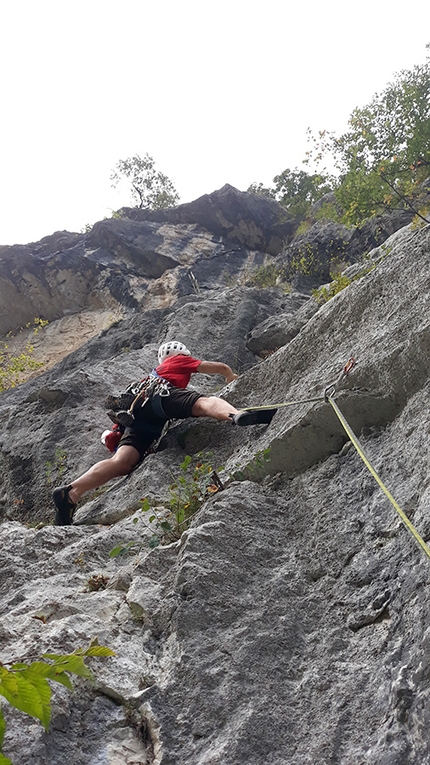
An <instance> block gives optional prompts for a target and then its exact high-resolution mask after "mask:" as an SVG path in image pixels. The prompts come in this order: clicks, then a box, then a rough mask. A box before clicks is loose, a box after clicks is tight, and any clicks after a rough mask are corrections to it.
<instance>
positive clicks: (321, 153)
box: [305, 46, 430, 225]
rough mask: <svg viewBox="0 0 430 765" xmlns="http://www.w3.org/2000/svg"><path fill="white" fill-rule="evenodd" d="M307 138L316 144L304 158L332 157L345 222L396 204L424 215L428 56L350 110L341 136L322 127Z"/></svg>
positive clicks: (429, 154) (429, 140)
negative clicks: (363, 105)
mask: <svg viewBox="0 0 430 765" xmlns="http://www.w3.org/2000/svg"><path fill="white" fill-rule="evenodd" d="M427 47H429V46H427ZM310 137H311V139H312V140H313V141H314V147H313V149H312V150H311V151H309V152H307V154H308V158H307V160H306V161H305V162H309V161H310V160H314V161H316V162H317V163H319V162H321V161H322V160H323V159H325V158H327V156H328V155H330V156H331V157H332V158H333V161H334V165H335V167H336V169H337V171H338V174H339V178H338V183H337V188H336V197H337V200H338V202H339V204H340V206H341V207H342V208H343V210H344V217H343V220H344V222H345V223H350V224H353V225H357V224H359V223H360V222H361V221H362V220H363V219H364V218H366V217H370V216H371V215H374V214H376V213H378V212H383V211H384V210H389V209H393V208H395V207H398V206H399V205H400V206H401V207H402V208H404V207H405V206H406V207H410V208H412V209H414V211H415V212H416V213H417V214H418V215H419V217H422V218H424V215H423V213H425V208H423V209H422V210H421V211H420V195H421V186H422V183H423V182H424V180H425V179H426V178H427V176H428V175H429V168H430V58H429V57H427V60H426V63H425V64H422V65H417V66H415V67H413V69H411V70H410V71H405V70H404V71H402V72H400V73H399V74H398V75H396V77H395V79H394V81H393V82H392V83H390V84H389V85H388V86H387V87H386V88H385V90H383V91H382V93H380V94H375V96H374V97H373V99H372V101H371V102H370V104H368V105H367V106H365V107H363V108H361V109H359V108H357V109H354V111H353V112H352V114H351V116H350V118H349V121H348V130H347V131H346V132H345V133H343V134H342V135H341V136H336V135H335V134H334V133H328V132H327V131H321V132H320V133H319V134H318V137H317V138H315V137H314V136H312V134H310ZM424 220H425V218H424Z"/></svg>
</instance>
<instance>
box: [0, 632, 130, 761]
mask: <svg viewBox="0 0 430 765" xmlns="http://www.w3.org/2000/svg"><path fill="white" fill-rule="evenodd" d="M114 655H115V654H114V652H113V651H111V649H110V648H106V647H105V646H100V645H98V644H97V641H93V642H92V643H91V644H90V646H89V647H88V648H87V649H85V650H84V649H82V648H78V649H77V650H76V651H74V652H73V653H71V654H63V655H60V654H55V653H46V654H44V655H43V657H42V659H41V660H40V661H33V662H32V663H31V664H26V663H24V662H19V663H15V664H12V665H11V666H10V667H9V669H8V668H7V667H6V666H5V665H4V664H1V663H0V695H1V696H3V697H4V698H5V699H6V701H8V702H9V704H10V705H11V706H12V707H14V708H15V709H18V710H20V711H21V712H25V713H26V714H28V715H30V717H34V718H36V719H37V720H39V721H40V722H41V723H42V725H43V727H44V728H45V730H46V731H47V730H48V728H49V723H50V720H51V687H50V685H49V682H48V681H51V682H56V683H61V685H64V686H65V687H66V688H68V689H69V690H73V685H72V683H71V680H70V678H69V675H77V676H78V677H84V678H91V677H92V674H91V671H90V669H89V668H88V667H87V665H86V664H85V659H86V658H90V657H98V658H105V657H107V656H114ZM5 730H6V722H5V719H4V716H3V713H2V710H1V708H0V765H12V763H11V760H9V759H8V758H7V757H5V756H4V753H3V749H2V747H3V740H4V734H5Z"/></svg>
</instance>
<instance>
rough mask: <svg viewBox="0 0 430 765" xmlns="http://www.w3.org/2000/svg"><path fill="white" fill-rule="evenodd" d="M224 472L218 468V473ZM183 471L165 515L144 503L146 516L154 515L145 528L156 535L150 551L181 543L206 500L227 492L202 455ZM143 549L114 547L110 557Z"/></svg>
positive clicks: (134, 544)
mask: <svg viewBox="0 0 430 765" xmlns="http://www.w3.org/2000/svg"><path fill="white" fill-rule="evenodd" d="M222 469H223V468H218V472H220V471H221V470H222ZM180 471H181V472H180V474H179V476H178V477H177V478H176V479H174V481H173V483H172V484H171V485H170V486H169V495H168V499H167V502H165V503H164V504H163V508H164V512H163V511H159V510H157V508H156V506H155V505H154V504H153V503H151V502H150V500H149V499H148V498H144V499H142V500H140V509H141V511H142V513H145V514H146V513H150V515H149V516H148V520H147V521H146V520H145V521H144V524H145V526H146V527H147V528H149V529H150V530H151V532H153V534H152V536H151V538H150V539H149V542H148V543H147V544H148V545H149V547H150V548H154V547H158V545H159V544H163V543H166V542H172V541H174V540H175V539H179V538H180V536H181V534H182V532H183V531H185V529H187V528H188V526H189V524H190V521H191V519H192V518H193V516H194V515H195V514H196V513H197V511H198V510H199V509H200V507H201V506H202V504H203V502H204V501H205V499H207V497H208V496H210V495H211V494H214V493H216V492H217V491H220V489H222V488H223V485H222V483H221V480H220V478H219V476H218V472H217V471H216V470H214V468H213V467H212V465H211V464H210V463H209V462H206V461H203V459H202V455H198V458H197V462H195V463H194V464H193V461H192V458H191V457H190V456H189V455H187V456H186V457H185V459H184V461H183V462H182V463H181V465H180ZM166 510H167V512H166ZM138 520H139V519H138V518H135V519H134V522H135V523H137V522H138ZM142 546H143V545H142V544H141V543H140V542H139V541H132V542H128V543H127V544H125V545H118V547H114V549H113V550H111V551H110V553H109V555H110V557H111V558H115V557H116V556H117V555H123V554H124V553H126V552H129V551H136V552H137V551H138V550H140V549H141V548H142Z"/></svg>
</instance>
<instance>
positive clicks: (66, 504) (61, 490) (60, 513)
mask: <svg viewBox="0 0 430 765" xmlns="http://www.w3.org/2000/svg"><path fill="white" fill-rule="evenodd" d="M71 488H72V487H71V486H60V487H58V488H57V489H54V491H53V492H52V499H53V500H54V504H55V507H56V508H57V511H56V513H55V525H56V526H70V525H71V523H72V518H73V513H74V511H75V508H76V505H75V504H74V503H73V502H72V500H71V499H70V497H69V491H70V489H71Z"/></svg>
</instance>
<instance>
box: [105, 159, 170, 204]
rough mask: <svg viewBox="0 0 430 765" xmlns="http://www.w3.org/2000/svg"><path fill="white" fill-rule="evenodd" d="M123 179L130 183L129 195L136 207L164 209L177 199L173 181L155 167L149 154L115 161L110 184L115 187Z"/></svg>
mask: <svg viewBox="0 0 430 765" xmlns="http://www.w3.org/2000/svg"><path fill="white" fill-rule="evenodd" d="M124 180H126V181H128V182H129V183H130V185H131V196H132V199H133V201H134V202H135V203H136V207H140V208H145V209H147V210H164V209H166V208H167V207H173V206H174V205H175V204H176V203H177V202H178V200H179V194H178V193H177V192H176V189H175V187H174V185H173V182H172V181H171V180H170V178H168V177H167V175H164V174H163V173H160V171H159V170H156V169H155V162H154V160H153V158H152V157H150V156H149V154H145V156H144V157H143V158H142V157H140V156H139V155H138V154H135V156H134V157H128V158H127V159H120V160H119V162H117V165H116V168H115V170H113V172H112V174H111V181H112V186H113V187H116V186H117V185H118V184H119V183H120V182H121V181H124Z"/></svg>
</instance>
